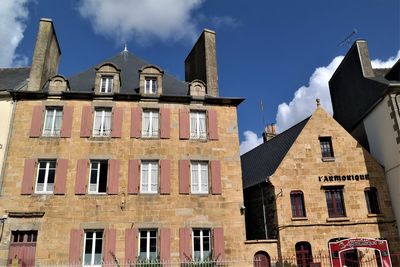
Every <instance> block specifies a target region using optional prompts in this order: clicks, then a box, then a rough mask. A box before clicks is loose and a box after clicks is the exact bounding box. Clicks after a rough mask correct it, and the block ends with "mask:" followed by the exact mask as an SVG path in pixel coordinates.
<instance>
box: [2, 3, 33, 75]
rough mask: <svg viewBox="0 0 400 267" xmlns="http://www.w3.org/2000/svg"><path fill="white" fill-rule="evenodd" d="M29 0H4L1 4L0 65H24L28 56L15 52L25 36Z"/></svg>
mask: <svg viewBox="0 0 400 267" xmlns="http://www.w3.org/2000/svg"><path fill="white" fill-rule="evenodd" d="M28 2H29V0H2V1H1V5H0V67H11V66H22V65H27V64H28V58H27V57H26V56H23V55H18V54H16V53H15V50H16V49H17V47H18V45H19V43H20V42H21V40H22V39H23V37H24V31H25V28H26V20H27V18H28V15H29V12H28V8H27V6H26V5H27V3H28Z"/></svg>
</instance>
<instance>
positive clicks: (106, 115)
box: [93, 108, 111, 137]
mask: <svg viewBox="0 0 400 267" xmlns="http://www.w3.org/2000/svg"><path fill="white" fill-rule="evenodd" d="M110 133H111V108H97V109H96V110H95V116H94V123H93V136H95V137H104V136H110Z"/></svg>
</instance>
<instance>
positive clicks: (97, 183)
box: [89, 160, 108, 194]
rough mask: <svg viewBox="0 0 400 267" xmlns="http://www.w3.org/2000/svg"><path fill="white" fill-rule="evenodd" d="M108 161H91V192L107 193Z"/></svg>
mask: <svg viewBox="0 0 400 267" xmlns="http://www.w3.org/2000/svg"><path fill="white" fill-rule="evenodd" d="M107 172H108V162H107V161H106V160H92V161H91V162H90V177H89V193H92V194H93V193H94V194H96V193H106V191H107Z"/></svg>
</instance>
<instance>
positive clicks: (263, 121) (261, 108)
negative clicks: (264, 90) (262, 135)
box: [260, 99, 266, 131]
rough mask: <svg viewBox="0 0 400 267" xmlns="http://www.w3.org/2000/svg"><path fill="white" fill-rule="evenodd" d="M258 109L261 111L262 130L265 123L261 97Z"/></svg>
mask: <svg viewBox="0 0 400 267" xmlns="http://www.w3.org/2000/svg"><path fill="white" fill-rule="evenodd" d="M260 111H261V115H262V123H263V125H262V129H263V131H264V127H265V126H266V125H265V116H264V104H263V101H262V99H261V100H260Z"/></svg>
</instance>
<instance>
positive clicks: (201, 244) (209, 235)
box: [192, 229, 212, 261]
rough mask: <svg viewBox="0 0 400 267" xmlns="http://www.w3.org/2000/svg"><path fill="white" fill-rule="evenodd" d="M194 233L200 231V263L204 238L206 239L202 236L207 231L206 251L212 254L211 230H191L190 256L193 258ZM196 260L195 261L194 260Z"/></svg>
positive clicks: (202, 255) (202, 258)
mask: <svg viewBox="0 0 400 267" xmlns="http://www.w3.org/2000/svg"><path fill="white" fill-rule="evenodd" d="M194 231H200V259H199V260H201V261H203V260H204V252H205V251H204V238H207V236H204V232H205V231H208V244H209V248H210V250H209V251H207V252H209V253H210V255H211V252H212V244H211V229H192V255H193V257H194V238H195V237H194ZM195 260H196V259H195Z"/></svg>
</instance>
